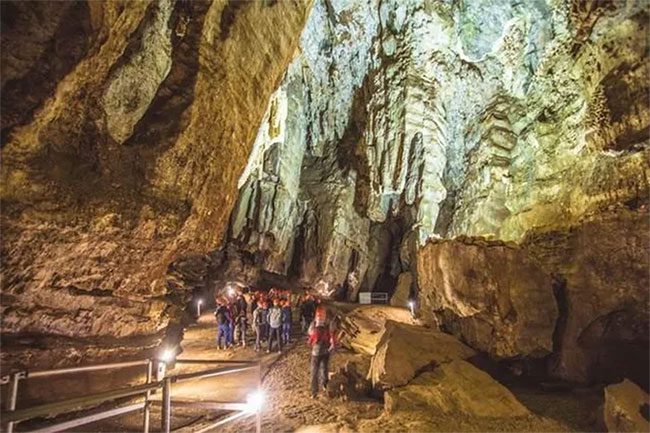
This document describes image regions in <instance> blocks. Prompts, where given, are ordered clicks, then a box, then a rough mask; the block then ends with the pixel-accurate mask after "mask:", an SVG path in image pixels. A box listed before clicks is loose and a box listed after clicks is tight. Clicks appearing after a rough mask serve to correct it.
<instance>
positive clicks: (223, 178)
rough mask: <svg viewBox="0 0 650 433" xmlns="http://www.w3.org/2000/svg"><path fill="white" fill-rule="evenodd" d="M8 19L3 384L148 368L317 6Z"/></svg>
mask: <svg viewBox="0 0 650 433" xmlns="http://www.w3.org/2000/svg"><path fill="white" fill-rule="evenodd" d="M1 7H2V31H1V35H2V146H3V148H2V159H3V164H2V197H1V199H2V220H1V223H2V235H3V236H2V237H3V239H2V281H3V287H2V338H3V351H2V362H3V368H4V367H5V365H6V366H7V367H9V365H11V366H15V365H17V364H24V365H29V366H30V367H32V368H33V367H37V366H39V365H41V366H42V365H46V366H52V365H53V363H54V362H56V363H60V364H66V363H70V362H77V361H83V362H86V363H88V362H92V361H93V359H98V358H107V357H126V356H136V354H137V356H141V355H142V351H143V350H146V349H148V348H152V347H155V346H156V345H157V344H159V342H160V340H161V339H162V338H163V337H165V334H166V333H167V332H172V331H173V325H178V324H179V322H180V320H181V316H182V309H183V308H184V306H185V305H184V304H185V301H186V299H187V297H188V295H189V293H190V292H191V290H192V289H194V288H196V287H201V286H202V285H203V284H204V280H205V273H206V266H208V264H209V261H208V259H207V258H206V256H205V254H206V253H207V252H209V251H210V250H213V249H215V248H217V247H218V246H219V244H220V240H221V238H222V234H223V232H224V230H225V227H226V226H227V221H228V215H229V213H230V211H231V208H232V205H233V204H234V201H235V199H236V190H237V178H238V176H239V175H240V174H241V172H242V170H243V169H244V167H245V165H246V161H247V158H248V155H249V153H250V149H251V147H252V144H253V141H254V138H255V134H256V130H257V125H259V123H260V122H261V120H262V118H263V115H264V109H265V105H266V103H267V101H268V98H269V96H270V95H271V94H272V93H273V91H274V89H275V87H276V86H277V84H278V82H279V81H280V79H281V77H282V74H283V73H284V71H285V69H286V67H287V65H288V64H289V63H290V61H291V59H292V58H293V56H294V54H295V50H296V48H297V35H299V34H300V32H301V31H302V29H303V26H304V23H305V19H306V16H307V13H308V11H309V9H310V7H311V4H310V2H308V1H282V2H224V1H200V2H194V1H172V0H160V1H134V2H133V1H111V2H93V1H88V2H84V1H78V2H19V1H16V2H12V1H3V2H2V5H1ZM278 29H282V31H281V32H278V31H277V30H278ZM242 53H247V54H246V55H242Z"/></svg>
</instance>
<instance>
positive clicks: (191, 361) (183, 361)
mask: <svg viewBox="0 0 650 433" xmlns="http://www.w3.org/2000/svg"><path fill="white" fill-rule="evenodd" d="M174 364H257V361H243V360H242V361H238V360H235V359H229V360H223V361H221V360H218V359H176V360H174Z"/></svg>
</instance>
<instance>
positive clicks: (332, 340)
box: [308, 305, 336, 398]
mask: <svg viewBox="0 0 650 433" xmlns="http://www.w3.org/2000/svg"><path fill="white" fill-rule="evenodd" d="M315 313H316V314H315V318H314V320H313V321H312V322H311V324H310V325H309V331H308V335H309V338H308V342H309V344H310V345H311V397H312V398H316V397H317V395H318V385H319V379H320V385H321V387H322V388H323V390H324V391H325V390H327V383H328V381H329V361H330V354H331V353H332V351H333V350H334V348H335V347H336V332H335V330H334V328H333V322H332V321H331V320H328V318H327V310H326V309H325V307H324V306H322V305H320V306H319V307H318V308H317V309H316V312H315Z"/></svg>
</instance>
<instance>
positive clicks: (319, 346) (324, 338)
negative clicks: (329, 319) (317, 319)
mask: <svg viewBox="0 0 650 433" xmlns="http://www.w3.org/2000/svg"><path fill="white" fill-rule="evenodd" d="M314 333H315V334H316V338H315V340H316V341H314V343H313V345H312V351H311V353H312V355H323V354H325V353H328V350H329V346H330V337H331V334H330V329H329V324H323V325H320V326H314Z"/></svg>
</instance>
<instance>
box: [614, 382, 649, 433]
mask: <svg viewBox="0 0 650 433" xmlns="http://www.w3.org/2000/svg"><path fill="white" fill-rule="evenodd" d="M649 408H650V396H648V393H647V392H644V391H643V390H642V389H641V388H639V387H638V386H637V385H636V384H634V383H633V382H630V381H629V380H627V379H625V380H624V381H623V382H621V383H617V384H615V385H610V386H608V387H606V388H605V407H604V411H605V426H606V427H607V431H610V432H640V431H648V430H650V421H648V419H647V414H648V409H649ZM644 412H645V414H646V415H643V413H644ZM644 416H645V417H644Z"/></svg>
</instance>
